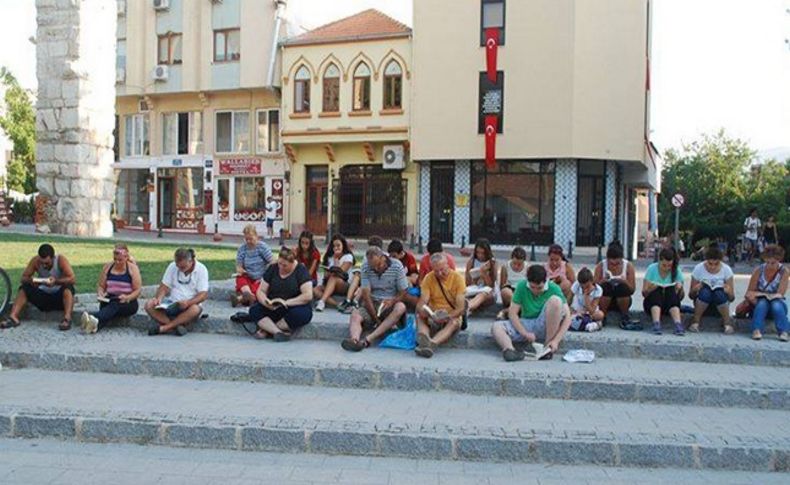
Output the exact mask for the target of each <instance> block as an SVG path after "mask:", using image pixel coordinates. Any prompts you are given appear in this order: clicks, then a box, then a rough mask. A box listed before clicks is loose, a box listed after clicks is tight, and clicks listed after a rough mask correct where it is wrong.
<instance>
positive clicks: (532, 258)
mask: <svg viewBox="0 0 790 485" xmlns="http://www.w3.org/2000/svg"><path fill="white" fill-rule="evenodd" d="M529 261H530V262H532V263H534V262H535V241H532V249H530V250H529Z"/></svg>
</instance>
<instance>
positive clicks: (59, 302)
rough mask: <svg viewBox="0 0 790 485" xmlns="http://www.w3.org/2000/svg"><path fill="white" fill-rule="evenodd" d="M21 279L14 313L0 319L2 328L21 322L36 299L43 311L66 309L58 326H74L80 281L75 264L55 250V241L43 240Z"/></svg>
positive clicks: (68, 327) (36, 304)
mask: <svg viewBox="0 0 790 485" xmlns="http://www.w3.org/2000/svg"><path fill="white" fill-rule="evenodd" d="M21 282H22V285H21V286H20V287H19V291H18V292H17V295H16V300H15V301H14V305H13V306H12V307H11V313H9V315H8V318H7V319H6V320H5V321H3V322H2V323H0V328H10V327H17V326H19V324H20V321H19V315H20V314H21V312H22V310H23V309H24V308H25V305H27V304H28V303H32V304H33V306H35V307H36V308H38V309H39V310H41V311H42V312H51V311H55V310H63V320H62V321H61V322H60V325H58V328H59V329H60V330H68V329H70V328H71V312H72V310H73V309H74V284H75V283H76V281H75V278H74V271H72V269H71V264H69V261H68V259H66V257H65V256H63V255H62V254H55V249H54V248H53V247H52V246H51V245H49V244H42V245H41V246H39V248H38V255H36V256H33V258H32V259H31V260H30V262H28V263H27V267H26V268H25V270H24V271H23V272H22V281H21Z"/></svg>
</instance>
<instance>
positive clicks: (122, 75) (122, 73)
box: [115, 67, 126, 83]
mask: <svg viewBox="0 0 790 485" xmlns="http://www.w3.org/2000/svg"><path fill="white" fill-rule="evenodd" d="M124 81H126V68H123V67H117V68H115V82H116V83H122V82H124Z"/></svg>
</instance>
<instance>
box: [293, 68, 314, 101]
mask: <svg viewBox="0 0 790 485" xmlns="http://www.w3.org/2000/svg"><path fill="white" fill-rule="evenodd" d="M309 112H310V71H309V70H308V69H307V67H305V66H301V67H300V68H299V69H298V70H297V71H296V76H294V113H309Z"/></svg>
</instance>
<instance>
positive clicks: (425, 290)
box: [414, 253, 466, 359]
mask: <svg viewBox="0 0 790 485" xmlns="http://www.w3.org/2000/svg"><path fill="white" fill-rule="evenodd" d="M431 268H432V269H433V270H432V271H431V272H430V273H428V274H427V275H426V276H425V278H424V279H423V281H422V284H421V285H420V301H419V302H418V303H417V348H416V349H414V352H415V353H416V354H417V355H418V356H420V357H424V358H426V359H430V358H431V357H433V354H434V352H435V351H436V348H437V347H439V346H440V345H443V344H444V343H446V342H447V341H448V340H450V339H451V338H452V337H453V336H454V335H455V334H456V333H457V332H458V331H459V330H460V329H461V320H462V319H463V316H464V312H465V311H466V307H465V301H464V299H465V298H464V297H465V294H466V283H465V282H464V278H463V276H461V274H460V273H457V272H456V271H453V270H452V269H450V266H449V265H448V263H447V255H445V254H444V253H436V254H434V255H432V256H431Z"/></svg>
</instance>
